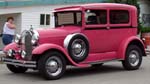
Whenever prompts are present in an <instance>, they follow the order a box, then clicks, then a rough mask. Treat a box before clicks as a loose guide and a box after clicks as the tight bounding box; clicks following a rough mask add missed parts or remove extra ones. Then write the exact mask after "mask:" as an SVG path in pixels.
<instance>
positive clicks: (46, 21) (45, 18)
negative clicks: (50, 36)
mask: <svg viewBox="0 0 150 84" xmlns="http://www.w3.org/2000/svg"><path fill="white" fill-rule="evenodd" d="M40 25H50V14H41V15H40Z"/></svg>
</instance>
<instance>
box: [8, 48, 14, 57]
mask: <svg viewBox="0 0 150 84" xmlns="http://www.w3.org/2000/svg"><path fill="white" fill-rule="evenodd" d="M7 55H8V56H9V57H12V56H13V50H12V49H9V50H8V52H7Z"/></svg>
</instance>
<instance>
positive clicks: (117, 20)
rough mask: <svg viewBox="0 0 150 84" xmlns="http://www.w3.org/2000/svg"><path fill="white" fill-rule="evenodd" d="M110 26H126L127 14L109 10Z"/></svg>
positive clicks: (124, 11) (121, 11)
mask: <svg viewBox="0 0 150 84" xmlns="http://www.w3.org/2000/svg"><path fill="white" fill-rule="evenodd" d="M110 23H111V24H128V23H129V12H128V11H126V10H111V11H110Z"/></svg>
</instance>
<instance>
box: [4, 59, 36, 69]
mask: <svg viewBox="0 0 150 84" xmlns="http://www.w3.org/2000/svg"><path fill="white" fill-rule="evenodd" d="M2 62H4V63H5V64H11V65H15V66H22V67H27V68H36V62H35V61H23V60H15V59H9V58H4V57H3V58H2Z"/></svg>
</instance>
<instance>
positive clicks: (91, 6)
mask: <svg viewBox="0 0 150 84" xmlns="http://www.w3.org/2000/svg"><path fill="white" fill-rule="evenodd" d="M100 8H115V9H120V8H123V9H126V10H136V7H135V6H132V5H127V4H116V3H91V4H83V5H79V6H78V5H76V6H69V7H63V8H57V9H55V11H79V10H82V9H100Z"/></svg>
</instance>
